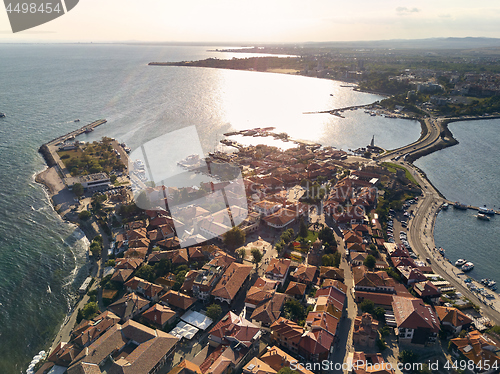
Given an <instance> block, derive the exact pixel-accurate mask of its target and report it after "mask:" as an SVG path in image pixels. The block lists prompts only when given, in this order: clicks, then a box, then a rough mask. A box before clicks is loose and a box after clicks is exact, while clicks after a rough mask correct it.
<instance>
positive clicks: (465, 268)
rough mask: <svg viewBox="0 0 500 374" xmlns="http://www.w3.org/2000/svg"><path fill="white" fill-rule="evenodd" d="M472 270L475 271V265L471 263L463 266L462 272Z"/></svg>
mask: <svg viewBox="0 0 500 374" xmlns="http://www.w3.org/2000/svg"><path fill="white" fill-rule="evenodd" d="M472 269H474V264H473V263H472V262H470V261H468V262H466V263H465V264H464V265H463V266H462V271H471V270H472Z"/></svg>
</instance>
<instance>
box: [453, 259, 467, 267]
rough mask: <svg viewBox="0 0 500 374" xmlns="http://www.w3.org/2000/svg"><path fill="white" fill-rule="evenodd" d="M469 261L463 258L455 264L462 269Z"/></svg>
mask: <svg viewBox="0 0 500 374" xmlns="http://www.w3.org/2000/svg"><path fill="white" fill-rule="evenodd" d="M466 262H467V261H466V260H464V259H463V258H459V259H458V260H457V261H456V262H455V266H458V267H462V266H464V265H465V263H466Z"/></svg>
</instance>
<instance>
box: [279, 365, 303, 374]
mask: <svg viewBox="0 0 500 374" xmlns="http://www.w3.org/2000/svg"><path fill="white" fill-rule="evenodd" d="M278 374H299V372H298V371H297V370H292V369H290V368H289V367H287V366H283V367H282V368H281V369H280V370H279V371H278Z"/></svg>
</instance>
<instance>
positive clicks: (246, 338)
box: [210, 312, 260, 348]
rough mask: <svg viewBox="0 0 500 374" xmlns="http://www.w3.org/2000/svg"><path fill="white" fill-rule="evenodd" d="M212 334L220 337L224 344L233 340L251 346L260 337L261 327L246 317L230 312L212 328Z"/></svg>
mask: <svg viewBox="0 0 500 374" xmlns="http://www.w3.org/2000/svg"><path fill="white" fill-rule="evenodd" d="M210 335H212V336H215V337H217V338H219V339H220V340H221V341H222V344H224V345H228V344H229V343H230V342H231V341H238V342H239V343H241V344H243V345H245V346H246V347H247V348H249V347H250V346H251V345H252V343H253V342H254V341H255V340H256V339H258V338H259V337H260V329H259V327H257V326H255V325H254V324H253V323H251V322H250V321H248V320H246V319H245V318H242V317H240V316H237V315H236V314H234V313H233V312H228V313H227V314H226V315H225V316H224V317H223V318H222V319H221V320H220V321H219V323H217V324H216V325H215V326H214V327H213V328H212V330H210Z"/></svg>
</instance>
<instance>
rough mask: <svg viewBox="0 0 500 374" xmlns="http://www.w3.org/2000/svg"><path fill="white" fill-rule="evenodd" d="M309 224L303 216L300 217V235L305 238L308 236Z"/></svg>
mask: <svg viewBox="0 0 500 374" xmlns="http://www.w3.org/2000/svg"><path fill="white" fill-rule="evenodd" d="M307 234H308V231H307V226H306V223H305V222H304V220H303V219H302V218H301V219H300V224H299V236H302V237H303V238H307Z"/></svg>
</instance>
